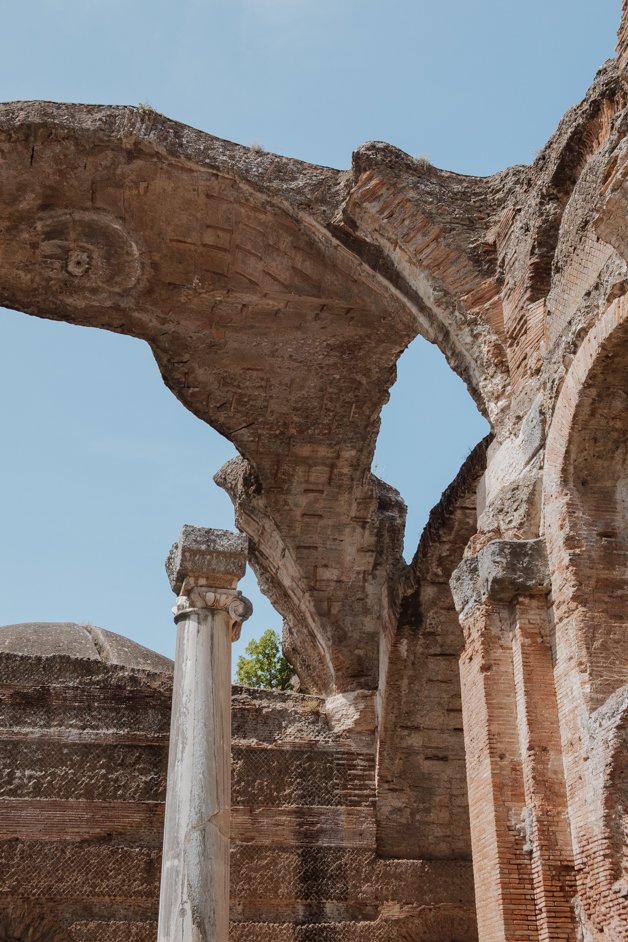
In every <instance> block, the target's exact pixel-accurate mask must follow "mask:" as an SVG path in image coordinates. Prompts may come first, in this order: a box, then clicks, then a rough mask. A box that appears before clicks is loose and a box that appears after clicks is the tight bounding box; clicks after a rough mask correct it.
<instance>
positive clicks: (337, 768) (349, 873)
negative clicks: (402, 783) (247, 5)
mask: <svg viewBox="0 0 628 942" xmlns="http://www.w3.org/2000/svg"><path fill="white" fill-rule="evenodd" d="M171 667H172V665H171V663H170V662H169V661H167V659H166V658H162V657H160V656H159V655H156V654H154V653H153V652H150V651H147V650H146V649H144V648H141V647H139V646H138V645H135V644H133V643H131V642H129V641H127V640H126V639H124V638H120V637H119V636H118V635H114V634H111V633H110V632H106V631H102V630H101V629H97V628H92V627H89V628H86V627H83V626H79V625H21V626H12V627H8V628H2V629H0V835H1V837H0V926H4V925H5V924H6V926H7V927H9V928H8V929H7V931H9V930H10V931H13V932H15V935H16V938H21V935H20V933H24V932H26V931H28V932H31V933H35V935H34V938H35V939H36V938H39V936H37V934H36V933H37V932H38V931H39V927H41V931H42V932H45V933H48V934H47V935H46V938H49V937H54V938H55V939H59V940H62V939H63V940H67V942H71V940H73V942H105V940H106V942H122V940H128V939H131V940H133V942H151V940H153V939H154V938H156V932H157V906H158V895H159V879H160V862H161V840H162V829H163V808H164V804H163V803H164V794H165V781H166V765H167V761H166V760H167V747H168V730H169V722H170V697H171V692H172V688H171V684H172V676H171ZM232 706H233V744H232V761H233V771H232V780H233V781H232V800H233V811H232V824H231V830H232V865H231V866H232V871H231V919H232V922H231V933H230V937H231V939H232V940H235V942H253V940H262V942H264V940H268V942H283V940H286V942H288V940H289V942H293V940H297V942H298V940H302V942H304V940H312V939H317V940H319V939H320V940H324V942H327V940H334V942H335V940H339V942H375V940H377V942H379V940H383V939H406V938H412V939H415V938H426V939H427V938H432V936H431V935H430V933H431V932H432V931H434V926H435V925H436V923H435V921H434V920H435V918H436V916H435V912H438V919H437V925H438V932H439V933H441V935H439V938H443V939H451V940H453V939H457V940H462V942H467V940H469V942H471V940H474V939H475V938H476V933H475V917H474V911H473V888H472V876H471V865H470V861H468V860H467V861H461V860H457V859H449V860H448V859H441V860H433V861H419V860H396V861H386V860H380V859H378V857H377V855H376V848H375V806H376V788H375V754H374V748H373V745H374V740H373V737H372V735H364V734H363V735H361V736H359V735H356V734H355V733H351V732H348V731H344V732H343V731H336V732H334V730H333V729H332V728H331V727H330V723H329V722H328V719H327V717H326V714H325V709H324V702H323V701H322V700H321V698H320V697H314V696H308V695H299V694H291V693H280V692H271V691H255V690H248V689H245V688H238V687H235V688H234V690H233V703H232ZM11 927H13V928H12V929H11ZM43 938H44V936H42V939H43Z"/></svg>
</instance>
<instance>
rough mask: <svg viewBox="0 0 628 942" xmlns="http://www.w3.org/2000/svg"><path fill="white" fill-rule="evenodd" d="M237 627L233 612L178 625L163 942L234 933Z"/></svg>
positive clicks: (207, 612)
mask: <svg viewBox="0 0 628 942" xmlns="http://www.w3.org/2000/svg"><path fill="white" fill-rule="evenodd" d="M230 749H231V625H230V619H229V615H228V613H227V612H226V611H215V610H212V609H196V610H192V611H191V612H189V613H185V614H183V615H182V616H180V617H179V623H178V629H177V653H176V662H175V674H174V689H173V700H172V721H171V731H170V755H169V762H168V791H167V798H166V817H165V829H164V847H163V863H162V879H161V894H160V912H159V942H226V940H227V938H228V932H229V814H230V811H229V809H230V769H231V764H230Z"/></svg>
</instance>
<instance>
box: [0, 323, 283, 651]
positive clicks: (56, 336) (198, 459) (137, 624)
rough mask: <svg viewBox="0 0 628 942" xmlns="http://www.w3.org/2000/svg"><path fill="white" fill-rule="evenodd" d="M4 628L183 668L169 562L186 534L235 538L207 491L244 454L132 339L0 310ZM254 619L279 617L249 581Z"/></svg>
mask: <svg viewBox="0 0 628 942" xmlns="http://www.w3.org/2000/svg"><path fill="white" fill-rule="evenodd" d="M0 338H1V339H0V351H1V353H0V362H1V368H0V387H1V391H0V397H1V398H2V401H3V402H4V403H5V407H4V408H3V410H2V412H1V413H0V429H1V431H0V434H1V436H2V440H3V441H4V443H5V450H4V453H5V461H4V464H3V469H2V475H1V476H2V483H3V487H2V489H3V493H4V495H5V496H4V499H3V501H2V504H1V506H0V521H1V524H2V531H3V533H4V535H5V539H4V541H3V544H2V548H1V549H0V565H1V566H2V571H3V573H4V578H5V586H6V590H5V593H4V596H3V606H2V608H3V611H2V618H1V622H2V624H10V623H19V622H48V621H58V622H77V623H81V622H86V623H91V624H94V625H98V626H100V627H103V628H105V629H110V630H112V631H116V632H118V633H120V634H123V635H127V636H128V637H130V638H131V639H133V640H135V641H137V642H139V643H140V644H143V645H145V646H147V647H149V648H153V649H155V650H157V651H159V652H161V653H163V654H166V655H167V656H169V657H173V656H174V640H175V629H174V625H173V624H172V619H171V616H170V609H171V607H172V605H173V603H174V599H173V596H172V592H171V589H170V586H169V584H168V580H167V577H166V574H165V572H164V560H165V557H166V555H167V552H168V550H169V547H170V545H171V544H172V543H173V542H174V541H175V540H176V539H177V536H178V533H179V530H180V527H181V525H182V524H183V523H186V522H188V523H190V522H191V523H194V524H198V525H202V526H209V527H218V528H224V529H232V528H233V508H232V506H231V503H230V501H229V499H228V497H227V496H226V494H224V492H223V491H221V490H220V488H218V487H217V486H216V485H215V484H214V483H213V480H212V476H213V474H214V473H215V471H216V470H217V469H218V468H219V467H220V466H221V464H223V463H224V462H225V461H227V460H228V459H229V458H230V457H232V456H233V455H234V454H235V453H236V452H235V448H234V447H233V446H232V445H231V444H230V442H228V441H227V440H226V439H224V438H223V437H222V436H221V435H219V434H218V433H217V432H216V431H214V430H213V429H212V428H211V427H210V426H208V425H207V424H205V423H204V422H201V421H200V420H199V419H197V418H196V417H195V416H194V415H192V414H191V413H190V412H189V411H188V410H186V409H185V408H184V407H183V406H182V405H181V404H180V403H179V402H178V401H177V399H176V398H175V397H174V396H173V395H172V394H171V393H170V392H169V390H168V389H166V387H165V386H164V384H163V381H162V379H161V377H160V376H159V372H158V370H157V367H156V364H155V361H154V358H153V356H152V355H151V352H150V349H149V348H148V346H147V345H146V344H144V343H143V342H141V341H140V340H136V339H134V338H132V337H127V336H120V335H118V334H113V333H110V332H107V331H103V330H98V329H85V328H81V327H76V326H73V325H69V324H58V323H54V322H51V321H42V320H39V319H36V318H31V317H26V316H24V315H21V314H17V313H16V312H13V311H8V310H2V311H0ZM242 589H243V591H244V593H245V594H247V595H248V596H249V597H251V598H252V600H253V602H254V606H255V609H254V614H253V617H252V618H251V620H250V621H249V622H248V623H245V625H244V630H243V633H242V637H241V639H240V641H239V642H237V643H236V645H234V651H233V654H234V659H233V660H234V664H235V662H236V660H237V656H238V654H239V653H240V652H241V651H242V650H243V649H244V646H245V645H246V644H247V642H248V640H250V638H251V637H253V636H256V635H257V634H260V633H261V632H262V631H263V630H264V629H265V628H267V627H279V626H280V624H281V618H280V616H279V615H278V614H277V613H276V612H275V610H274V609H273V608H272V605H271V604H270V602H269V601H268V600H267V599H266V598H265V596H263V595H262V593H261V592H260V590H259V588H258V586H257V581H256V579H255V576H254V575H253V573H252V572H251V571H250V570H249V571H248V572H247V576H246V577H245V580H243V582H242Z"/></svg>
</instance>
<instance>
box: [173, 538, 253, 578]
mask: <svg viewBox="0 0 628 942" xmlns="http://www.w3.org/2000/svg"><path fill="white" fill-rule="evenodd" d="M247 546H248V540H247V538H246V537H245V536H242V534H240V533H233V532H232V531H231V530H213V529H207V528H204V527H193V526H189V525H187V524H186V525H185V526H184V527H183V528H182V530H181V535H180V537H179V540H178V542H177V543H175V544H174V546H173V547H172V549H171V550H170V553H169V555H168V559H167V560H166V572H167V573H168V578H169V579H170V585H171V586H172V590H173V592H176V593H179V592H180V591H181V587H182V585H183V582H184V580H185V579H186V578H198V577H203V579H204V581H205V583H206V584H207V585H215V586H217V587H223V586H228V587H235V585H236V584H237V581H238V579H241V578H242V576H243V575H244V572H245V570H246V554H247Z"/></svg>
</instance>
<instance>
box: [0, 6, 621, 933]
mask: <svg viewBox="0 0 628 942" xmlns="http://www.w3.org/2000/svg"><path fill="white" fill-rule="evenodd" d="M627 69H628V2H626V0H624V3H623V17H622V22H621V24H620V29H619V41H618V57H617V59H615V60H611V61H609V62H607V63H605V64H604V65H603V66H602V68H601V69H600V71H599V73H598V74H597V76H595V78H594V80H593V83H592V85H591V88H590V89H589V91H588V93H587V95H586V96H585V98H584V100H583V101H582V102H581V103H580V104H578V105H576V106H575V107H574V108H572V109H570V110H569V111H568V112H567V114H566V115H565V117H564V118H563V120H562V121H561V122H560V124H559V127H558V128H557V130H556V133H555V134H554V135H553V136H552V138H551V139H550V141H549V142H548V144H547V145H546V147H545V148H543V150H542V151H541V152H540V154H539V155H538V157H537V159H536V160H535V161H534V163H533V164H532V165H531V166H529V167H513V168H509V169H507V170H504V171H502V172H501V173H498V174H495V175H493V176H491V177H488V178H476V177H467V176H461V175H458V174H455V173H452V172H450V171H443V170H439V169H437V168H435V167H430V166H426V165H425V163H424V162H420V161H416V160H414V159H413V158H412V157H410V156H409V155H407V154H404V153H402V152H400V151H399V150H397V149H396V148H394V147H391V146H389V145H387V144H382V143H379V142H374V143H373V142H372V143H370V144H366V145H364V146H362V147H360V148H358V150H357V151H356V152H355V154H354V157H353V162H352V167H351V169H350V170H348V171H337V170H333V169H330V168H322V167H315V166H311V165H307V164H302V163H300V162H298V161H293V160H288V159H285V158H282V157H278V156H277V155H273V154H265V153H258V152H254V151H250V150H248V149H247V148H241V147H237V146H236V145H232V144H229V143H228V142H225V141H220V140H217V139H216V138H212V137H210V136H208V135H204V134H201V133H199V132H196V131H194V130H192V129H190V128H186V127H183V126H181V125H179V124H176V123H175V122H172V121H169V120H168V119H166V118H164V117H163V116H161V115H158V114H156V113H153V112H148V113H147V112H144V111H139V110H138V109H133V108H101V107H85V106H72V105H53V104H48V103H41V102H39V103H37V102H35V103H33V102H31V103H13V104H9V105H3V106H0V160H1V161H2V172H3V186H2V190H1V191H0V223H1V224H0V303H1V304H3V305H5V306H8V307H12V308H16V309H18V310H21V311H25V312H27V313H31V314H35V315H37V316H40V317H48V318H56V319H60V320H65V321H69V322H72V323H78V324H85V325H94V326H99V327H105V328H107V329H110V330H116V331H120V332H124V333H129V334H132V335H134V336H137V337H141V338H143V339H145V340H146V341H147V342H148V343H149V344H150V346H151V348H152V350H153V352H154V354H155V357H156V359H157V362H158V364H159V367H160V369H161V371H162V375H163V377H164V380H165V382H166V383H167V384H168V386H169V387H170V388H171V389H172V390H173V392H174V393H175V395H177V396H178V398H179V399H180V400H181V401H182V402H183V403H184V404H185V405H186V406H187V407H188V408H189V409H191V410H192V411H193V412H194V413H195V414H196V415H198V416H199V417H200V418H202V419H203V420H205V421H207V422H208V423H209V424H211V425H212V426H214V427H215V428H217V429H218V430H219V431H221V432H222V433H223V434H224V435H226V436H227V437H228V438H230V440H231V441H233V442H234V443H235V445H236V446H237V448H238V450H239V452H240V456H241V457H239V458H238V459H236V460H235V461H232V462H230V463H229V464H228V465H226V466H225V468H223V469H222V470H221V471H220V472H219V474H218V476H217V480H218V482H219V483H220V484H221V485H222V486H224V487H225V488H226V489H227V491H228V492H229V494H230V495H231V497H232V499H233V502H234V507H235V515H236V522H237V525H238V526H239V527H240V528H241V529H242V530H243V531H244V532H245V533H246V534H247V535H248V537H249V545H250V561H251V564H252V565H253V567H254V568H255V570H256V572H257V574H258V576H259V580H260V583H261V585H262V587H263V589H264V590H265V591H266V592H267V594H268V595H269V597H270V598H271V600H272V601H273V603H274V605H275V607H276V608H277V609H278V610H279V611H280V612H281V613H282V615H283V617H284V645H285V649H286V651H287V652H288V654H289V656H290V657H291V659H292V660H293V662H294V665H295V667H296V670H297V672H298V673H299V675H300V677H301V680H302V682H303V684H304V687H305V689H307V690H310V691H312V692H316V693H318V694H320V695H321V696H322V697H324V698H325V711H326V716H327V718H328V720H329V722H330V724H331V729H332V730H333V731H334V733H335V734H336V735H341V736H347V737H349V739H350V740H351V741H353V739H352V737H357V739H356V740H355V741H356V742H357V741H360V742H368V750H371V751H372V750H375V754H376V755H377V765H376V772H375V775H376V781H377V788H378V791H377V799H376V811H375V816H374V825H373V827H374V834H375V838H374V840H375V844H374V847H375V849H376V850H377V851H378V853H379V854H380V857H378V858H371V861H373V860H375V861H376V862H375V863H374V864H373V865H374V866H375V867H376V871H370V870H369V869H368V867H367V866H366V864H365V865H364V866H365V867H366V869H360V868H359V867H358V869H357V870H356V871H355V872H356V873H358V872H359V874H360V876H359V879H358V877H356V881H357V882H359V881H360V880H362V881H363V882H364V884H365V885H367V886H369V887H371V885H372V884H373V885H374V884H376V883H377V880H379V879H381V880H382V881H383V883H384V884H385V880H386V879H388V878H387V877H386V876H385V874H387V873H388V874H390V873H392V872H393V870H394V866H395V865H397V864H398V865H399V870H398V871H395V872H397V873H398V876H397V878H396V879H398V881H399V885H400V886H402V885H405V884H404V880H405V877H404V876H402V874H405V873H409V872H410V871H411V870H412V867H414V868H415V871H413V872H418V871H419V870H420V868H421V866H426V867H427V866H428V864H427V863H426V861H430V863H429V866H430V867H437V866H440V861H439V858H440V857H442V858H444V859H446V857H447V855H453V854H457V855H459V856H458V858H457V859H459V860H464V859H465V858H466V857H467V856H468V847H469V840H470V847H471V855H472V858H473V869H474V881H475V893H476V902H477V914H478V930H479V937H480V940H481V942H503V940H507V942H519V940H522V942H523V940H526V942H550V940H551V942H559V940H565V942H567V940H569V942H576V940H584V942H609V940H612V942H618V940H622V942H624V940H625V939H626V925H628V891H627V889H626V874H625V870H622V867H625V864H624V863H623V862H622V860H623V858H624V857H625V830H624V822H625V807H626V796H625V791H624V786H623V784H622V783H623V781H624V779H625V775H624V766H625V757H626V746H625V736H626V705H625V704H626V690H627V686H626V685H627V684H628V633H627V632H626V619H625V600H626V447H627V419H626V416H627V415H628V412H627V410H626V408H625V406H626V400H627V398H628V387H627V385H626V383H627V378H628V370H627V369H626V366H627V365H628V364H627V362H626V354H625V349H626V333H627V328H626V322H627V317H628V301H627V292H626V286H627V284H628V225H627V223H626V220H627V219H628V212H627V210H628V161H627V159H626V157H627V154H628V144H627V141H626V130H627V128H628V110H627V108H626V102H627V99H628V71H627ZM418 333H420V334H422V335H423V336H424V337H426V338H427V339H428V340H430V341H432V342H434V343H436V344H438V345H439V347H440V349H441V350H442V351H443V353H444V355H445V356H446V358H447V360H448V362H449V363H450V365H451V366H452V368H453V369H454V370H455V371H456V372H457V373H458V374H459V375H460V376H461V377H462V378H463V379H464V380H465V382H466V383H467V385H468V388H469V390H470V392H471V394H472V395H473V396H474V398H475V400H476V402H477V403H478V406H479V408H480V409H481V410H482V411H483V413H484V414H485V415H486V416H487V418H488V419H489V420H490V422H491V426H492V440H491V442H490V444H489V445H488V447H487V449H486V451H485V453H483V457H482V461H478V463H477V464H475V465H474V467H473V471H472V473H470V474H469V475H465V473H463V475H462V478H461V479H459V480H458V486H455V487H454V490H453V492H451V493H450V495H449V498H447V497H446V498H445V500H444V503H443V504H441V507H440V509H439V510H438V511H437V512H436V515H435V517H434V518H433V521H432V522H433V524H434V526H433V527H432V528H431V529H430V530H429V532H428V534H427V535H426V537H425V538H424V539H423V541H422V542H421V545H420V546H419V549H418V552H417V554H416V555H415V558H414V561H413V563H412V565H410V566H407V565H406V564H405V563H404V561H403V558H402V555H401V545H402V531H403V525H404V516H405V514H404V508H403V504H402V502H401V500H400V499H399V497H398V495H396V494H395V493H394V492H392V489H391V488H389V487H388V486H387V485H386V484H385V483H384V482H381V481H378V479H377V478H375V477H374V475H373V474H372V473H371V470H370V468H371V462H372V457H373V451H374V447H375V441H376V436H377V431H378V425H379V415H380V412H381V408H382V405H383V404H384V402H385V401H386V398H387V396H388V389H389V388H390V385H391V384H392V382H393V380H394V372H395V362H396V360H397V358H398V356H399V354H400V352H401V351H402V350H403V349H404V348H405V347H406V346H407V344H408V343H409V342H410V341H411V340H412V339H413V337H415V336H416V335H417V334H418ZM474 495H475V497H476V506H475V511H474V508H473V500H474ZM448 583H449V585H450V587H451V590H452V594H451V595H450V594H449V590H448V588H447V584H448ZM452 602H453V604H454V605H455V609H456V612H457V616H458V624H456V619H455V617H454V613H453V610H452ZM458 655H459V667H460V680H459V681H458V679H457V677H456V670H455V659H456V657H457V656H458ZM437 684H441V686H437ZM436 690H437V691H438V693H434V691H436ZM413 693H415V694H416V697H415V698H414V700H412V694H413ZM459 693H460V701H458V695H459ZM458 704H460V708H461V715H462V727H463V730H464V758H465V766H466V779H467V796H466V797H467V799H468V807H469V814H468V815H467V810H466V800H465V795H464V785H463V784H461V782H462V780H461V765H462V753H463V749H462V737H461V732H460V723H459V713H458ZM435 743H436V744H437V746H438V758H437V752H436V751H435V749H436V746H435ZM441 747H442V748H441ZM312 748H313V749H314V747H312ZM361 748H362V747H361ZM368 750H367V751H368ZM358 751H359V750H358ZM445 755H446V757H447V758H446V762H445V759H444V756H445ZM445 796H446V797H445ZM350 853H351V854H352V855H353V856H352V857H351V859H352V860H354V861H355V860H357V857H356V854H358V857H359V853H362V852H361V851H360V852H359V853H358V852H357V851H356V850H355V849H353V850H351V851H350ZM397 857H399V858H400V859H399V861H396V860H395V858H397ZM384 858H386V860H387V861H389V863H387V864H386V865H384V863H383V859H384ZM360 859H363V858H360ZM364 859H366V858H364ZM409 859H410V860H413V861H414V863H412V864H408V860H409ZM343 866H344V865H343ZM347 866H348V865H347ZM352 866H353V865H352ZM356 866H357V864H356ZM361 866H362V864H360V867H361ZM387 866H389V867H391V868H393V869H392V870H391V869H388V870H386V869H385V867H387ZM448 866H450V865H449V864H448ZM463 866H464V865H463ZM377 868H379V869H377ZM382 868H384V869H382ZM341 869H342V868H341ZM349 870H350V868H349ZM349 870H347V872H349ZM342 872H343V873H344V870H343V871H342ZM351 872H353V871H351ZM373 872H376V873H377V874H378V877H377V880H374V879H373V877H372V874H373ZM339 879H340V877H339ZM342 879H344V876H343V877H342ZM347 879H349V878H347ZM352 880H353V877H351V878H350V879H349V883H350V884H351V885H352V886H353V883H351V881H352ZM369 881H371V882H369ZM291 892H292V891H291ZM317 892H318V891H317ZM321 892H323V890H321ZM324 892H325V893H327V890H326V889H325V890H324ZM386 892H387V893H388V892H389V891H388V890H387V891H386ZM400 892H401V891H400ZM404 892H405V891H404ZM413 892H414V893H415V895H416V896H417V898H419V899H420V898H421V892H422V891H421V890H420V889H415V890H413ZM402 896H403V894H402ZM400 898H401V897H397V896H394V899H400ZM403 899H404V900H405V897H403ZM408 905H411V904H410V903H408ZM405 906H406V903H405V901H404V902H403V904H402V906H401V910H399V909H397V908H395V907H393V909H394V913H395V915H396V916H399V915H409V913H408V912H407V911H406V909H405ZM437 911H439V912H440V910H434V909H433V908H432V910H429V911H428V910H425V912H424V913H423V915H421V917H419V916H418V915H417V916H416V918H417V919H419V918H424V919H425V920H428V919H436V918H437V916H436V912H437ZM413 918H414V916H413ZM464 918H466V917H464ZM371 923H372V925H374V924H375V922H374V921H373V920H371ZM427 924H428V923H427V922H424V924H423V928H420V927H416V926H415V927H414V928H412V927H410V928H408V926H409V925H410V924H409V923H408V924H407V926H406V928H405V929H403V930H400V931H402V935H403V932H405V933H406V937H407V938H421V937H422V936H421V933H423V935H425V933H426V932H428V930H427V929H426V928H425V926H427ZM372 925H371V927H370V928H372ZM395 925H397V926H399V925H401V922H396V923H395ZM406 930H407V931H406ZM278 931H279V930H278ZM281 931H284V930H283V929H282V930H281ZM285 931H286V932H291V931H292V929H290V930H288V929H286V930H285ZM295 931H297V930H295ZM298 931H301V930H298ZM317 931H318V930H317ZM321 931H322V930H321ZM325 931H327V929H326V930H325ZM331 931H332V930H331V929H329V932H331ZM334 931H335V930H334ZM360 931H361V930H360ZM365 931H366V930H365ZM429 931H431V932H432V934H433V935H434V934H437V931H438V930H437V929H435V928H434V927H432V928H431V929H430V930H429ZM457 931H458V930H457V929H456V930H454V928H453V923H452V924H451V925H450V927H449V928H448V929H443V930H442V933H441V935H443V936H444V937H447V933H448V932H449V933H450V935H452V934H453V935H454V936H455V933H456V932H457ZM320 937H321V938H322V937H323V936H320Z"/></svg>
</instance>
